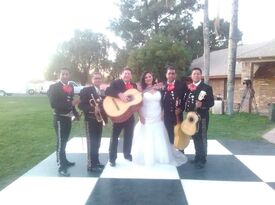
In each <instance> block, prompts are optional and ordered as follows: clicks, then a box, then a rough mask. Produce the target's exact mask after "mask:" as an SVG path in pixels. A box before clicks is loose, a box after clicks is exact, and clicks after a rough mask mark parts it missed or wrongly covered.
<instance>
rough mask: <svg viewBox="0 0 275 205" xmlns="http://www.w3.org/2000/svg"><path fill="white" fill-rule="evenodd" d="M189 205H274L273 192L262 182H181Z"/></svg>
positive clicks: (274, 192)
mask: <svg viewBox="0 0 275 205" xmlns="http://www.w3.org/2000/svg"><path fill="white" fill-rule="evenodd" d="M181 182H182V186H183V189H184V192H185V195H186V198H187V201H188V204H189V205H200V204H211V205H221V204H222V205H227V204H228V205H232V204H249V205H254V204H255V205H259V204H265V205H274V204H275V191H274V190H273V189H272V188H271V187H269V186H268V185H267V184H265V183H264V182H232V181H206V180H205V181H202V180H181Z"/></svg>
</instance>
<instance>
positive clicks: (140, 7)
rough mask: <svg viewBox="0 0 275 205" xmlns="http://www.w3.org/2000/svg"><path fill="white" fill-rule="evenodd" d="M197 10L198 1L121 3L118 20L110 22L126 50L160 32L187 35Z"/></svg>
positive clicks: (140, 0) (134, 0)
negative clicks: (124, 43)
mask: <svg viewBox="0 0 275 205" xmlns="http://www.w3.org/2000/svg"><path fill="white" fill-rule="evenodd" d="M198 9H199V4H198V2H197V0H189V1H186V0H177V1H176V0H171V1H167V0H151V1H150V0H121V1H120V11H121V16H120V18H119V19H117V20H114V21H112V23H111V29H112V30H113V31H114V32H115V33H116V34H117V35H118V36H120V37H121V38H122V39H123V40H124V41H125V42H126V47H127V48H132V47H139V46H141V45H144V44H145V42H146V41H147V40H148V39H149V38H150V37H151V36H152V35H154V34H157V33H160V32H161V33H165V34H167V35H168V34H169V35H170V36H177V37H179V36H180V35H183V36H184V35H186V33H188V30H190V29H191V28H192V24H193V18H192V12H195V11H197V10H198ZM181 40H182V39H181Z"/></svg>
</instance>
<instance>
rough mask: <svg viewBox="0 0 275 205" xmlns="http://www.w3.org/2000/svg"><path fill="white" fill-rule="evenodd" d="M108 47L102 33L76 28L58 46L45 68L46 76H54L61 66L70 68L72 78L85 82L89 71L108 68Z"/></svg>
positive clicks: (52, 77) (99, 70)
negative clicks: (73, 32)
mask: <svg viewBox="0 0 275 205" xmlns="http://www.w3.org/2000/svg"><path fill="white" fill-rule="evenodd" d="M109 47H110V44H109V41H108V40H107V39H106V37H105V36H104V35H103V34H100V33H94V32H92V31H91V30H84V31H80V30H76V31H75V34H74V37H73V38H72V39H70V40H69V41H67V42H64V43H63V44H61V45H60V47H59V48H58V50H57V52H56V54H55V55H54V56H53V59H52V62H51V64H50V66H49V68H48V70H47V73H46V78H47V79H54V78H56V76H55V74H56V73H57V72H58V71H59V70H60V69H61V68H62V67H67V68H69V69H70V70H71V74H72V78H73V79H74V80H76V81H79V82H81V84H86V83H87V81H88V78H89V74H90V73H91V72H93V71H98V72H104V71H108V70H109V68H110V64H111V62H110V61H109V60H108V49H109Z"/></svg>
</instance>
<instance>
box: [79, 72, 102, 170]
mask: <svg viewBox="0 0 275 205" xmlns="http://www.w3.org/2000/svg"><path fill="white" fill-rule="evenodd" d="M101 80H102V76H101V74H100V73H96V72H95V73H93V74H92V77H91V83H92V86H89V87H85V88H83V89H82V90H81V91H80V103H79V106H78V107H79V109H81V110H82V111H83V112H84V116H85V128H86V139H87V155H88V156H87V170H88V171H90V172H100V171H102V170H103V168H104V165H102V164H101V163H100V161H99V147H100V142H101V137H102V129H103V126H104V125H105V123H107V116H106V114H105V112H104V110H103V107H102V101H103V96H102V93H101V91H100V84H101Z"/></svg>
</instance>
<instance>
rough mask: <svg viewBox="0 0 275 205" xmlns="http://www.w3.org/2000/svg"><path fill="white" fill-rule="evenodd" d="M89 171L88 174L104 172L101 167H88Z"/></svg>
mask: <svg viewBox="0 0 275 205" xmlns="http://www.w3.org/2000/svg"><path fill="white" fill-rule="evenodd" d="M87 171H88V172H102V171H103V169H102V168H100V167H97V166H95V167H88V168H87Z"/></svg>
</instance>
